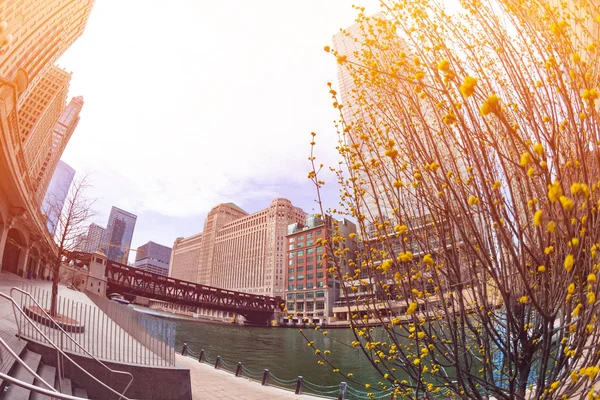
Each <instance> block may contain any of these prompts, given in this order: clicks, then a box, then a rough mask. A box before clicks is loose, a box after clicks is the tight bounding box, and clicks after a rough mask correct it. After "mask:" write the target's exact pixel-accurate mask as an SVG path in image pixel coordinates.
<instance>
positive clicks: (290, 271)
mask: <svg viewBox="0 0 600 400" xmlns="http://www.w3.org/2000/svg"><path fill="white" fill-rule="evenodd" d="M308 271H312V268H310V269H308ZM296 272H297V273H299V274H300V273H303V272H304V268H302V267H298V268H297V269H296ZM293 273H294V268H290V269H288V274H290V275H291V274H293ZM323 275H324V274H323V272H317V279H320V278H323ZM313 278H314V274H306V279H313ZM302 279H304V275H298V278H297V280H299V281H301V280H302ZM289 280H290V281H293V280H294V277H293V276H290V279H289Z"/></svg>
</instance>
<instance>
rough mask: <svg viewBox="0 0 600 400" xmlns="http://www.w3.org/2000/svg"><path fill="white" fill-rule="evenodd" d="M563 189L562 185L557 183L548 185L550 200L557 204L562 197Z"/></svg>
mask: <svg viewBox="0 0 600 400" xmlns="http://www.w3.org/2000/svg"><path fill="white" fill-rule="evenodd" d="M562 193H563V192H562V188H561V187H560V183H558V182H557V181H554V182H552V184H551V185H548V199H549V200H550V201H551V202H553V203H555V202H557V201H558V199H559V198H560V196H562Z"/></svg>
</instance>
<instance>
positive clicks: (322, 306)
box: [287, 301, 325, 311]
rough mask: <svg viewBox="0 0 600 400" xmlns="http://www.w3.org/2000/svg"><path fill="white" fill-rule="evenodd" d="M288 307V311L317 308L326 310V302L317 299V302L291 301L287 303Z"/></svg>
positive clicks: (313, 309)
mask: <svg viewBox="0 0 600 400" xmlns="http://www.w3.org/2000/svg"><path fill="white" fill-rule="evenodd" d="M287 309H288V311H315V310H324V309H325V302H324V301H317V302H312V301H307V302H306V303H303V302H300V303H293V302H289V303H287Z"/></svg>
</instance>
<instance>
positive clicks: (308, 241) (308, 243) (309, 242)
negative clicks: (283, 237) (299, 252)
mask: <svg viewBox="0 0 600 400" xmlns="http://www.w3.org/2000/svg"><path fill="white" fill-rule="evenodd" d="M313 243H314V242H313V241H312V240H307V241H306V247H308V246H312V245H313Z"/></svg>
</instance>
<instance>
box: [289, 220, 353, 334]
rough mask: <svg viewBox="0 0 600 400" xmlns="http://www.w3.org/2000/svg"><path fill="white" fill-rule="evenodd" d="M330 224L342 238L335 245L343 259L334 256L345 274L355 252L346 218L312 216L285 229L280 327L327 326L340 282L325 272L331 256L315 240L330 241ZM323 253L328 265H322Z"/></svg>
mask: <svg viewBox="0 0 600 400" xmlns="http://www.w3.org/2000/svg"><path fill="white" fill-rule="evenodd" d="M334 224H335V225H337V228H338V229H339V234H340V235H341V236H343V237H345V238H346V240H344V241H341V242H339V243H337V244H336V245H335V246H336V247H337V248H339V249H340V250H342V251H344V255H343V256H340V257H337V262H338V265H339V267H340V269H341V272H342V275H343V274H344V273H346V272H347V271H348V260H349V259H351V258H353V257H354V254H355V253H356V241H355V239H351V238H350V234H351V233H356V225H355V224H354V223H352V222H350V221H348V220H347V219H341V220H334V219H333V218H331V217H330V216H325V217H324V218H319V217H317V216H316V215H314V214H312V215H308V216H307V217H306V220H305V221H303V222H301V223H294V224H290V225H289V226H288V235H287V246H288V250H287V264H288V265H287V271H286V283H287V291H286V294H285V300H286V307H287V310H288V313H287V314H284V315H281V318H280V323H281V324H282V325H284V326H286V325H287V326H293V325H298V324H303V323H306V322H309V323H313V324H316V325H319V324H327V323H329V319H330V317H331V316H332V315H333V307H334V305H335V302H336V301H337V300H338V299H339V296H340V291H341V282H340V279H339V278H338V276H337V274H329V273H328V272H327V269H328V268H329V267H331V266H333V264H334V262H333V258H334V257H335V256H334V255H333V254H329V252H328V250H327V247H326V246H323V245H322V244H321V241H319V239H325V240H330V239H331V237H332V236H333V233H334V231H335V227H334ZM344 249H347V250H344ZM324 254H327V255H328V260H329V261H328V262H324V260H323V255H324ZM289 316H291V318H288V317H289Z"/></svg>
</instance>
